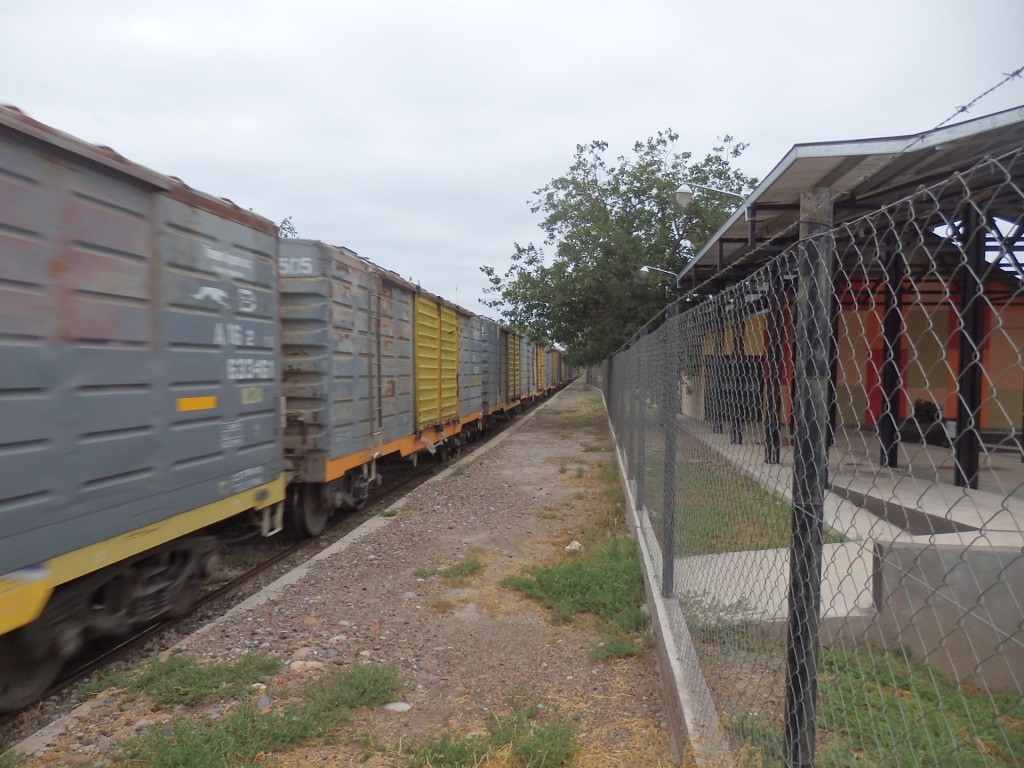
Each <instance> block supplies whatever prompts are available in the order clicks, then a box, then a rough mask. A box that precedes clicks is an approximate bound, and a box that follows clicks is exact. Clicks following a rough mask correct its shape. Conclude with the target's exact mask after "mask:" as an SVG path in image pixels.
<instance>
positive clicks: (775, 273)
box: [764, 260, 786, 464]
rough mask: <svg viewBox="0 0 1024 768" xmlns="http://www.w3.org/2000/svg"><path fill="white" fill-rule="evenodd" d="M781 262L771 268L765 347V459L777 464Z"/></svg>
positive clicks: (782, 313) (783, 319) (781, 369)
mask: <svg viewBox="0 0 1024 768" xmlns="http://www.w3.org/2000/svg"><path fill="white" fill-rule="evenodd" d="M784 291H785V286H784V285H783V281H782V265H781V264H780V263H779V261H778V260H776V261H775V262H773V263H772V264H771V266H769V268H768V302H769V309H768V314H767V316H766V317H765V330H766V331H767V334H766V335H767V339H766V342H767V343H766V345H765V351H764V366H765V372H764V386H765V396H764V400H765V403H764V462H765V464H778V463H779V462H780V461H781V451H782V433H781V428H780V427H781V422H782V376H783V374H784V373H785V367H784V363H783V344H784V340H785V338H786V313H785V307H786V294H785V292H784Z"/></svg>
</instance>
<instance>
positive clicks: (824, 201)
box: [784, 189, 834, 768]
mask: <svg viewBox="0 0 1024 768" xmlns="http://www.w3.org/2000/svg"><path fill="white" fill-rule="evenodd" d="M800 220H801V224H800V240H801V242H800V245H799V246H798V247H799V249H800V253H799V262H798V264H797V293H796V305H797V318H798V319H797V326H796V328H795V334H794V335H795V339H794V342H795V354H794V384H795V394H794V398H793V411H794V418H793V422H794V429H795V432H794V436H793V437H794V451H793V459H794V463H793V541H792V545H791V549H790V561H789V562H790V582H789V628H788V635H787V643H786V659H787V666H788V677H787V682H786V710H785V711H786V724H785V756H784V757H785V765H786V766H787V767H788V768H811V766H813V765H814V744H815V735H816V730H817V725H816V710H817V701H818V671H817V653H818V617H819V615H820V614H819V612H820V608H821V549H822V527H823V517H824V501H825V488H826V486H827V483H828V447H827V440H828V387H829V335H830V334H831V319H832V318H831V303H830V297H831V295H832V260H833V252H834V242H833V239H832V236H831V234H830V233H829V230H830V229H831V226H832V196H831V193H830V191H829V190H828V189H813V190H809V191H805V192H802V193H801V195H800Z"/></svg>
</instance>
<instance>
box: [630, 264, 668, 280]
mask: <svg viewBox="0 0 1024 768" xmlns="http://www.w3.org/2000/svg"><path fill="white" fill-rule="evenodd" d="M651 272H661V273H662V274H663V275H672V277H675V276H676V273H675V272H672V271H670V270H667V269H662V268H661V267H651V266H648V265H647V264H644V265H643V266H642V267H640V270H639V272H637V275H638V276H639V277H640V278H641V279H642V280H646V279H647V278H648V277H649V276H650V274H651Z"/></svg>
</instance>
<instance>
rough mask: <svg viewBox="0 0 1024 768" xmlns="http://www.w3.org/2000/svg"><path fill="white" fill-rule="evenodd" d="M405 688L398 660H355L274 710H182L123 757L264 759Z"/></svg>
mask: <svg viewBox="0 0 1024 768" xmlns="http://www.w3.org/2000/svg"><path fill="white" fill-rule="evenodd" d="M205 669H211V668H205ZM403 688H405V684H404V683H403V682H402V680H401V678H400V677H399V675H398V670H397V668H396V667H395V666H393V665H384V666H370V665H366V664H357V665H354V666H352V667H349V668H347V669H345V670H340V671H338V672H336V673H334V674H330V675H327V676H325V677H322V678H320V679H319V680H317V681H315V682H313V683H311V684H309V685H308V686H306V688H305V689H304V690H303V691H302V695H301V699H300V700H299V701H298V702H295V703H292V704H289V705H287V706H285V707H283V708H282V709H280V710H279V711H276V712H275V711H271V712H267V713H265V714H263V713H259V712H257V711H256V709H255V706H254V705H253V703H252V702H251V701H245V702H243V703H241V704H239V705H238V706H237V707H235V708H234V709H232V710H231V711H230V712H229V713H228V714H227V715H226V716H224V717H222V718H220V719H214V720H209V719H207V720H204V719H198V718H195V717H192V716H188V715H179V716H178V717H176V718H175V719H174V720H172V721H171V722H170V723H169V724H168V725H167V726H165V727H163V728H161V729H159V730H157V729H150V730H149V731H147V732H146V733H144V734H143V735H141V736H138V737H136V738H134V739H132V740H130V741H128V742H127V743H125V745H124V746H123V748H122V751H121V754H120V755H119V758H120V759H121V760H123V761H124V762H127V763H130V764H137V765H146V766H152V767H153V768H172V766H185V765H187V766H190V768H226V766H254V765H260V764H265V762H266V756H267V754H268V753H270V752H274V751H280V750H285V749H291V748H293V747H296V746H298V745H300V744H303V743H306V742H309V741H316V740H323V739H325V738H328V737H329V736H330V735H331V733H332V732H333V731H334V730H335V729H337V728H338V726H340V725H342V724H343V723H345V722H347V721H348V720H349V719H350V718H351V710H352V709H355V708H358V707H369V706H379V705H381V704H385V703H387V702H388V701H390V700H391V699H392V697H393V696H394V695H395V694H396V693H398V692H399V691H401V690H402V689H403Z"/></svg>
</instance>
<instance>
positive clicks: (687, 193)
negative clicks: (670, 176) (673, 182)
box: [675, 184, 693, 211]
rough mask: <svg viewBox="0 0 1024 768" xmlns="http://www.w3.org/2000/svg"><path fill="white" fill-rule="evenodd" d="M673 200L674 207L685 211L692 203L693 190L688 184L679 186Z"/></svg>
mask: <svg viewBox="0 0 1024 768" xmlns="http://www.w3.org/2000/svg"><path fill="white" fill-rule="evenodd" d="M675 199H676V207H677V208H679V209H680V210H683V211H685V210H686V209H687V208H689V207H690V203H692V202H693V189H691V188H690V185H689V184H680V185H679V188H678V189H677V190H676V196H675Z"/></svg>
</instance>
